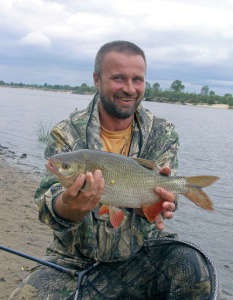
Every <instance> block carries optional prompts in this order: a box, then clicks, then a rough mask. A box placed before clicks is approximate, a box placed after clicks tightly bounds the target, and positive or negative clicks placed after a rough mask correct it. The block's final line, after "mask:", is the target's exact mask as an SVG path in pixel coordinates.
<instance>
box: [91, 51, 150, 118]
mask: <svg viewBox="0 0 233 300" xmlns="http://www.w3.org/2000/svg"><path fill="white" fill-rule="evenodd" d="M145 71H146V65H145V62H144V59H143V57H142V56H141V55H132V54H127V53H120V52H116V51H111V52H109V53H107V54H106V55H105V56H104V59H103V62H102V68H101V76H100V77H98V76H97V74H95V73H94V81H95V87H96V88H97V90H98V91H99V94H100V99H101V103H102V106H103V108H104V111H105V112H107V113H108V114H109V115H111V116H113V117H116V118H119V119H126V118H128V117H130V116H131V115H132V114H134V112H135V111H136V109H137V107H138V105H139V104H140V102H141V100H142V98H143V95H144V88H145Z"/></svg>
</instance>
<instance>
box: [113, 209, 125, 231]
mask: <svg viewBox="0 0 233 300" xmlns="http://www.w3.org/2000/svg"><path fill="white" fill-rule="evenodd" d="M109 215H110V223H111V224H112V226H113V227H114V228H118V227H119V226H120V225H121V222H122V221H123V219H124V216H125V213H124V211H123V210H122V209H120V208H118V207H113V206H112V207H110V208H109Z"/></svg>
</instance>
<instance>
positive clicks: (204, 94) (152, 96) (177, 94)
mask: <svg viewBox="0 0 233 300" xmlns="http://www.w3.org/2000/svg"><path fill="white" fill-rule="evenodd" d="M184 89H185V86H184V85H183V83H182V81H180V80H174V81H173V82H172V83H171V86H170V88H169V89H167V90H162V89H161V88H160V84H159V83H158V82H156V83H154V84H152V85H151V84H149V83H148V82H147V83H146V91H145V98H146V100H148V101H156V102H170V103H175V102H179V103H182V104H187V103H190V104H194V105H195V104H209V105H211V104H226V105H228V106H229V108H233V97H232V94H230V93H226V94H225V95H224V96H219V95H217V94H215V92H214V91H212V90H210V89H209V87H208V86H207V85H204V86H202V88H201V90H200V93H187V92H184Z"/></svg>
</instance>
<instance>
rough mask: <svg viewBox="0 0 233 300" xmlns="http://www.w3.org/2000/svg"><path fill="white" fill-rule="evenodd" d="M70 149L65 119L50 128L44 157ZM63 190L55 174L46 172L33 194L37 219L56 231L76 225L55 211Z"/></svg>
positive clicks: (67, 125) (70, 140)
mask: <svg viewBox="0 0 233 300" xmlns="http://www.w3.org/2000/svg"><path fill="white" fill-rule="evenodd" d="M71 149H72V138H71V135H70V133H69V121H68V120H65V121H62V122H61V123H59V124H58V126H55V127H54V128H53V129H52V130H51V133H50V137H49V141H48V144H47V147H46V149H45V158H48V157H50V156H52V155H54V154H57V153H60V152H68V151H71ZM63 191H64V188H63V187H62V185H61V184H60V183H59V182H58V181H57V179H56V178H55V176H54V175H50V174H49V173H48V172H47V173H46V175H45V176H44V177H43V178H42V180H41V182H40V184H39V187H38V188H37V190H36V191H35V195H34V199H35V202H36V204H37V206H38V210H39V220H40V221H41V222H43V223H45V224H46V225H48V226H49V227H51V228H52V229H54V230H57V231H62V230H64V229H67V228H70V227H73V226H76V227H77V223H74V222H70V221H68V220H65V219H62V218H61V217H59V216H58V215H57V214H56V212H55V209H54V202H55V199H56V198H57V197H58V196H59V195H60V194H61V193H62V192H63Z"/></svg>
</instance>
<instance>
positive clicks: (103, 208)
mask: <svg viewBox="0 0 233 300" xmlns="http://www.w3.org/2000/svg"><path fill="white" fill-rule="evenodd" d="M108 213H109V207H108V206H107V205H104V204H103V205H102V206H101V207H100V209H99V215H100V216H102V215H104V214H108Z"/></svg>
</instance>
